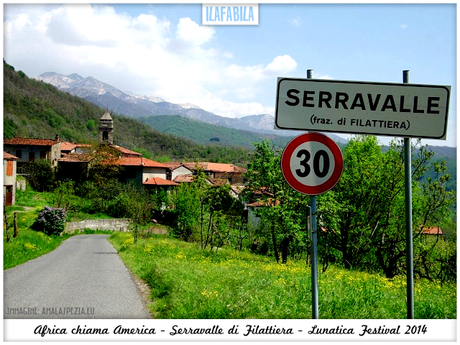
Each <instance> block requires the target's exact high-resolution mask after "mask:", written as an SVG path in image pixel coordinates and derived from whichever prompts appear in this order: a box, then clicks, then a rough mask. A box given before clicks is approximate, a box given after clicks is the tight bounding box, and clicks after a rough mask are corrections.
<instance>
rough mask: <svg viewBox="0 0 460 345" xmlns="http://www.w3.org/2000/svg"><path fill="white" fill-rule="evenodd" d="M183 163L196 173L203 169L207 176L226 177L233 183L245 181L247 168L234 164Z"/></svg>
mask: <svg viewBox="0 0 460 345" xmlns="http://www.w3.org/2000/svg"><path fill="white" fill-rule="evenodd" d="M182 164H183V165H184V166H185V167H186V168H188V169H189V170H191V171H193V173H194V174H196V173H197V171H198V170H203V172H204V173H205V174H206V176H208V177H210V178H214V179H226V180H228V182H229V183H230V184H231V185H237V184H243V182H244V173H245V172H246V169H244V168H241V167H239V166H236V165H233V164H225V163H212V162H197V163H182Z"/></svg>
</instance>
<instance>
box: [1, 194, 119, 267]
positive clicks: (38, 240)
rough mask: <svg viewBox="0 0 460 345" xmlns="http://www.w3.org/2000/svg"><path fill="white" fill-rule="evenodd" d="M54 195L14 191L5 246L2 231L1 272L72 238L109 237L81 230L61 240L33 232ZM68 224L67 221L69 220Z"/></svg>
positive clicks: (82, 216)
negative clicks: (16, 232) (14, 203)
mask: <svg viewBox="0 0 460 345" xmlns="http://www.w3.org/2000/svg"><path fill="white" fill-rule="evenodd" d="M53 198H54V195H53V193H37V192H35V191H33V190H31V189H28V190H27V191H21V190H17V193H16V205H14V206H8V207H7V208H6V212H7V217H8V223H9V225H10V227H9V234H10V241H9V242H6V230H5V227H4V230H3V269H8V268H11V267H15V266H17V265H20V264H22V263H24V262H27V261H29V260H32V259H35V258H38V257H39V256H42V255H44V254H46V253H49V252H51V251H53V250H54V249H56V248H57V247H58V246H59V245H60V244H61V243H62V241H64V240H65V239H67V238H69V237H70V236H72V235H74V234H99V233H103V234H110V233H112V232H109V231H92V230H88V229H83V230H82V231H80V232H75V233H74V234H64V235H62V236H48V235H45V234H44V233H42V232H39V231H35V230H32V229H31V228H30V227H31V226H32V224H33V223H34V221H35V219H36V218H37V215H38V213H39V212H40V211H41V210H42V209H43V207H44V206H52V205H53V200H54V199H53ZM15 212H17V222H18V236H17V237H16V238H14V237H13V232H14V227H13V220H14V213H15ZM69 218H71V219H72V221H78V220H82V219H102V218H109V217H107V216H106V215H102V214H97V215H88V214H83V213H78V214H71V215H70V217H69ZM68 220H69V219H68Z"/></svg>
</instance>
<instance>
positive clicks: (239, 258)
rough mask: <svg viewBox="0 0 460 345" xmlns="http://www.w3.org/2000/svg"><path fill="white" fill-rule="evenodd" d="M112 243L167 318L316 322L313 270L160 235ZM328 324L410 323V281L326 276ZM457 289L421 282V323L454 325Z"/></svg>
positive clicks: (339, 272) (323, 292)
mask: <svg viewBox="0 0 460 345" xmlns="http://www.w3.org/2000/svg"><path fill="white" fill-rule="evenodd" d="M110 241H111V242H112V244H113V245H114V246H115V248H116V249H117V250H118V251H119V254H120V256H121V258H122V260H123V261H124V262H125V264H126V265H127V266H128V267H129V268H130V269H131V271H132V272H133V273H134V274H136V275H137V276H139V277H140V278H142V279H143V280H145V281H146V282H147V283H148V284H149V286H150V287H151V295H150V298H151V301H150V303H149V309H150V312H151V314H152V316H153V317H155V318H164V319H248V318H256V319H310V318H311V317H312V315H311V297H312V296H311V291H310V290H311V280H310V274H311V272H310V269H309V267H306V266H305V263H303V262H292V261H290V262H288V263H287V264H286V265H281V264H276V263H275V262H273V261H272V259H270V258H267V257H263V256H257V255H252V254H250V253H247V252H239V251H235V250H231V249H221V250H219V251H218V252H210V251H209V250H206V251H203V250H201V249H200V248H199V247H198V246H197V245H196V244H193V243H185V242H181V241H178V240H174V239H169V238H167V237H165V236H161V235H144V236H141V238H140V239H139V240H138V242H137V243H136V244H134V241H133V235H132V234H131V233H114V234H112V235H111V237H110ZM318 285H319V315H320V318H322V319H405V318H406V317H407V315H406V310H407V309H406V286H405V278H403V277H397V278H395V279H393V280H388V279H386V278H385V277H382V276H380V275H377V274H369V273H364V272H357V271H348V270H344V269H341V268H338V267H330V268H328V270H327V271H326V272H325V273H320V274H319V282H318ZM456 316H457V311H456V286H455V284H444V285H443V286H441V285H440V284H439V283H430V282H428V281H417V282H416V284H415V317H416V318H419V319H423V318H426V319H437V318H439V319H441V318H442V319H444V318H449V319H455V318H456Z"/></svg>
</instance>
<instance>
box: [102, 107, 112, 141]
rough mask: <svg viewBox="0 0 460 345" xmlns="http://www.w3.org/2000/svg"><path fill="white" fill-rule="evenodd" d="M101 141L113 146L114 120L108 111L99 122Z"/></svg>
mask: <svg viewBox="0 0 460 345" xmlns="http://www.w3.org/2000/svg"><path fill="white" fill-rule="evenodd" d="M99 141H100V142H101V143H104V144H113V119H112V116H110V113H109V111H108V110H107V112H106V113H105V114H104V115H102V117H101V119H100V120H99Z"/></svg>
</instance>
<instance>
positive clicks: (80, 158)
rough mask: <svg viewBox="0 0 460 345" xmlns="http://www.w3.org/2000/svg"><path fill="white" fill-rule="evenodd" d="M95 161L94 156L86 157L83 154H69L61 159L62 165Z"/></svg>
mask: <svg viewBox="0 0 460 345" xmlns="http://www.w3.org/2000/svg"><path fill="white" fill-rule="evenodd" d="M92 159H94V156H90V155H86V154H83V153H69V154H68V155H65V156H63V157H62V158H61V159H59V162H60V163H64V162H67V163H87V162H89V161H91V160H92Z"/></svg>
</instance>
